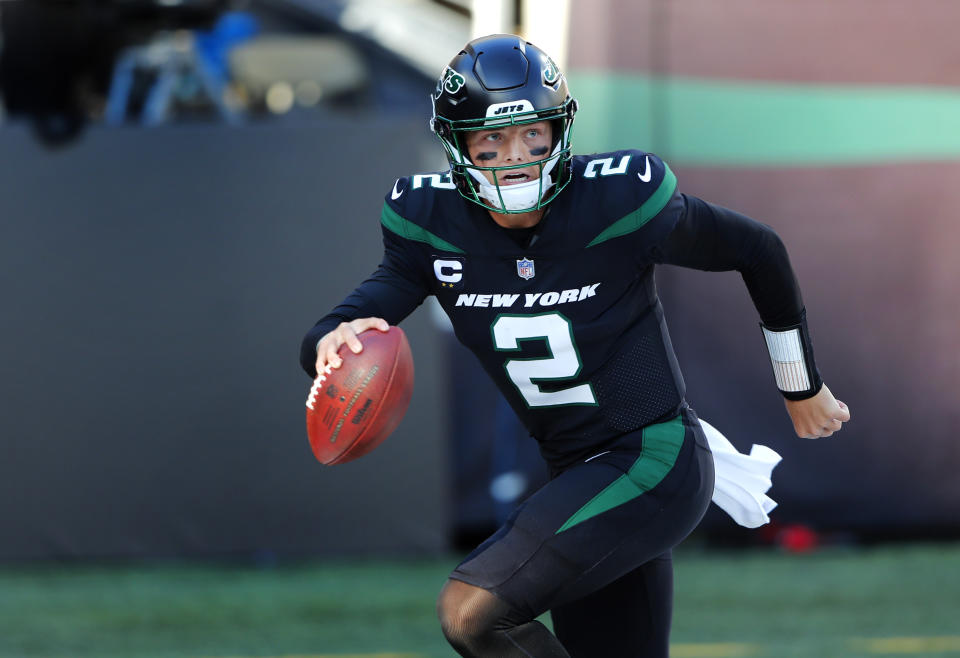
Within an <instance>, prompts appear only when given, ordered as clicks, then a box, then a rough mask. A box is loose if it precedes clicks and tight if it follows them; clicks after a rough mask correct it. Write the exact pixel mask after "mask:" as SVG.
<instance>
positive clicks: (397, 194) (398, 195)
mask: <svg viewBox="0 0 960 658" xmlns="http://www.w3.org/2000/svg"><path fill="white" fill-rule="evenodd" d="M648 166H649V165H648ZM647 180H650V179H649V178H648V179H647ZM399 182H400V179H399V178H398V179H397V183H399ZM397 183H394V184H393V192H391V193H390V198H391V199H393V200H394V201H396V200H397V199H399V198H400V195H401V194H403V190H400V191H399V192H397Z"/></svg>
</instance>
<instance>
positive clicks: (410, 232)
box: [380, 203, 466, 254]
mask: <svg viewBox="0 0 960 658" xmlns="http://www.w3.org/2000/svg"><path fill="white" fill-rule="evenodd" d="M380 223H381V224H383V225H384V226H386V227H387V228H388V229H390V230H391V231H392V232H394V233H396V234H397V235H399V236H400V237H403V238H406V239H407V240H416V241H417V242H426V243H427V244H428V245H430V246H432V247H436V248H437V249H441V250H443V251H452V252H454V253H457V254H463V253H466V252H465V251H464V250H463V249H461V248H459V247H455V246H453V245H452V244H450V243H449V242H447V241H446V240H444V239H443V238H440V237H437V236H436V235H434V234H433V233H431V232H430V231H428V230H427V229H425V228H423V227H421V226H417V225H416V224H414V223H413V222H411V221H410V220H409V219H405V218H403V217H401V216H400V215H398V214H397V213H396V212H394V210H393V208H391V207H390V206H389V205H388V204H386V203H384V204H383V212H382V213H381V214H380Z"/></svg>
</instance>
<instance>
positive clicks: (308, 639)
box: [0, 544, 960, 658]
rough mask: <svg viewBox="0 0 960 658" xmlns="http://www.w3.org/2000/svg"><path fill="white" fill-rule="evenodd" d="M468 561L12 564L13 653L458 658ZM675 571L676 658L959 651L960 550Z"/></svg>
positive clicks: (754, 560) (5, 600) (5, 629)
mask: <svg viewBox="0 0 960 658" xmlns="http://www.w3.org/2000/svg"><path fill="white" fill-rule="evenodd" d="M455 561H456V558H455V557H450V558H449V559H446V560H435V561H413V562H410V561H377V562H343V561H337V562H315V563H309V564H298V565H295V566H294V565H290V566H279V567H273V568H256V567H237V566H223V565H210V564H204V565H194V564H190V565H162V566H112V567H107V566H96V567H93V566H70V567H62V566H61V567H41V566H31V567H29V568H23V567H21V568H10V567H7V568H3V569H0V656H2V657H3V658H20V657H24V658H26V657H31V658H33V657H40V656H42V657H44V658H161V657H162V658H180V657H190V658H228V657H229V658H248V657H249V658H252V657H258V658H262V657H267V656H269V657H283V658H293V657H296V658H319V657H323V658H333V657H335V658H347V657H349V658H428V657H430V658H433V657H439V656H452V655H453V653H452V652H451V651H450V650H449V649H448V648H447V646H446V644H445V643H444V641H443V638H442V636H441V635H440V631H439V628H438V626H437V623H436V621H435V617H434V598H435V596H436V593H437V591H438V590H439V588H440V586H441V585H442V584H443V582H444V580H445V578H446V574H447V572H448V571H449V570H450V568H451V567H452V566H453V565H454V564H455ZM676 565H677V566H676V613H675V617H674V632H673V652H672V654H673V656H674V658H701V657H702V658H722V657H729V658H735V657H739V656H751V657H753V658H774V657H776V658H794V657H795V658H807V657H809V658H857V657H865V656H879V655H884V656H897V655H903V656H907V655H909V656H922V657H924V658H932V657H935V656H945V657H957V656H960V545H956V544H942V545H914V546H891V547H882V548H875V549H830V550H825V551H821V552H818V553H814V554H809V555H785V554H781V553H776V552H758V551H747V552H741V553H737V552H722V553H713V552H701V551H686V552H683V551H681V552H680V553H678V555H677V556H676ZM596 656H597V658H603V652H602V650H598V653H597V654H596Z"/></svg>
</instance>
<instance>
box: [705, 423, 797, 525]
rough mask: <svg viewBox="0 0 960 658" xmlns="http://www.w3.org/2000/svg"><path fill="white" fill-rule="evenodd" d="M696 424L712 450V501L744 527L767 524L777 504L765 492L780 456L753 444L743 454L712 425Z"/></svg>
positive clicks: (765, 447) (764, 447) (768, 488)
mask: <svg viewBox="0 0 960 658" xmlns="http://www.w3.org/2000/svg"><path fill="white" fill-rule="evenodd" d="M700 424H701V425H702V426H703V433H704V434H705V435H706V437H707V442H708V443H709V444H710V450H712V451H713V464H714V468H715V471H716V483H715V484H714V487H713V502H714V503H716V504H717V505H718V506H719V507H720V508H721V509H722V510H723V511H724V512H726V513H727V514H729V515H730V516H731V517H732V518H733V520H734V521H736V522H737V523H739V524H740V525H742V526H744V527H745V528H758V527H760V526H762V525H763V524H765V523H769V522H770V517H769V516H768V514H769V513H770V512H771V511H772V510H773V508H774V507H776V506H777V503H776V501H774V500H771V499H770V498H769V497H767V495H766V494H767V491H769V490H770V487H771V486H772V485H773V482H772V481H771V477H772V473H773V469H774V467H775V466H776V465H777V464H779V463H780V459H781V457H780V455H778V454H777V453H776V452H774V451H773V450H771V449H770V448H768V447H767V446H762V445H756V444H755V445H754V446H753V447H752V448H751V449H750V454H749V455H744V454H742V453H740V452H738V451H737V449H736V448H735V447H733V444H732V443H730V441H728V440H727V437H725V436H724V435H723V434H721V433H720V432H719V430H717V428H715V427H714V426H713V425H711V424H710V423H708V422H707V421H705V420H703V419H702V418H701V419H700Z"/></svg>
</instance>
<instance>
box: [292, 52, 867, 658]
mask: <svg viewBox="0 0 960 658" xmlns="http://www.w3.org/2000/svg"><path fill="white" fill-rule="evenodd" d="M433 106H434V116H433V118H432V120H431V127H432V130H433V132H434V133H436V136H437V137H438V138H439V141H440V143H441V144H442V145H443V148H444V150H445V151H446V154H447V157H448V159H449V162H450V170H449V171H447V172H442V173H434V174H421V175H415V176H411V177H408V178H401V179H399V180H397V181H396V182H395V183H394V185H393V187H392V189H391V190H390V191H389V192H388V193H387V195H386V199H385V204H384V206H383V212H382V215H381V218H380V222H381V225H382V230H383V242H384V257H383V261H382V263H381V264H380V267H379V268H378V269H377V270H376V272H375V273H374V274H373V275H372V276H371V277H370V278H369V279H367V280H366V281H364V282H363V283H362V284H361V285H360V286H359V287H358V288H357V289H356V290H355V291H354V292H353V293H352V294H350V295H349V296H348V297H347V298H346V299H345V301H344V302H343V303H342V304H341V305H339V306H337V307H336V308H335V309H334V310H333V311H332V312H331V313H329V314H328V315H327V316H325V317H324V318H323V319H322V320H320V321H319V322H318V323H317V325H316V326H315V327H314V328H313V329H312V330H310V332H309V333H308V334H307V336H306V338H305V339H304V341H303V347H302V353H301V362H302V365H303V367H304V368H305V369H306V371H307V372H308V373H309V374H310V375H311V376H316V373H317V372H318V371H321V372H322V371H323V369H324V368H326V367H327V366H331V367H334V368H336V367H339V365H340V364H341V359H340V358H339V357H338V356H337V350H338V349H339V348H340V347H341V346H342V345H344V344H346V345H347V346H348V347H349V348H350V349H351V350H353V351H354V352H358V351H360V349H361V345H360V342H359V340H358V339H357V334H359V333H360V332H362V331H364V330H366V329H369V328H376V329H380V330H386V329H387V327H388V324H396V323H398V322H400V321H401V320H403V318H405V317H406V316H407V315H408V314H409V313H410V312H411V311H413V310H414V308H416V307H417V305H419V304H420V303H421V302H422V301H423V299H424V298H425V297H426V296H427V295H434V296H436V298H437V300H438V301H439V302H440V304H441V306H442V307H443V308H444V310H445V311H446V313H447V315H448V316H449V317H450V320H451V321H452V323H453V327H454V331H455V332H456V335H457V337H458V339H459V340H460V341H461V342H462V343H464V344H465V345H466V346H467V347H469V348H470V349H471V350H472V351H473V352H474V354H476V355H477V357H478V358H479V359H480V361H481V363H482V364H483V367H484V369H485V370H486V371H487V373H488V374H489V375H490V377H492V378H493V380H494V381H495V382H496V384H497V386H498V387H499V389H500V390H501V391H502V392H503V394H504V395H505V396H506V398H507V400H508V401H509V402H510V404H511V405H512V407H513V409H514V410H515V411H516V413H517V414H518V415H519V416H520V418H521V419H522V421H523V423H524V425H525V426H526V428H527V429H528V430H529V431H530V434H531V435H532V436H533V437H534V438H535V439H536V440H537V441H538V443H539V447H540V452H541V454H542V455H543V458H544V459H545V460H546V462H547V464H548V465H549V468H550V473H551V480H550V482H549V483H548V484H546V485H545V486H544V487H543V488H542V489H540V490H539V491H538V492H536V493H535V494H533V495H532V496H531V497H530V498H529V499H528V500H527V501H526V502H524V503H523V504H522V505H521V506H520V507H519V508H518V509H517V510H516V511H515V512H514V513H513V515H512V516H511V517H510V518H509V520H508V521H507V522H506V523H505V524H504V526H503V527H502V528H500V529H499V530H498V531H497V532H496V533H495V534H494V535H493V536H491V537H490V538H489V539H487V540H486V541H485V542H483V544H481V545H480V546H479V547H477V548H476V550H474V551H473V552H472V553H471V554H470V555H468V556H467V557H466V559H464V561H463V562H462V563H461V564H460V565H459V566H457V567H456V569H454V571H453V573H452V574H451V575H450V579H449V580H448V581H447V583H446V585H445V586H444V588H443V590H442V591H441V593H440V597H439V601H438V612H439V616H440V621H441V627H442V630H443V633H444V634H445V636H446V638H447V639H448V641H449V642H450V644H451V645H452V646H453V647H454V648H455V649H456V651H457V652H458V653H459V654H460V655H462V656H491V657H497V658H504V657H509V656H535V657H538V658H540V657H545V656H577V657H584V658H596V657H597V656H603V657H604V658H615V657H619V656H624V657H626V656H631V657H635V656H646V657H666V656H667V654H668V640H669V629H670V616H671V609H672V564H671V549H672V548H673V547H674V546H676V545H677V544H678V543H679V542H680V541H682V540H683V539H684V537H686V536H687V535H688V534H689V533H690V531H691V530H693V528H694V527H695V526H696V525H697V523H698V522H699V521H700V519H701V517H702V516H703V514H704V512H705V510H706V508H707V506H708V504H709V502H710V499H711V494H712V492H713V489H714V462H713V459H712V457H711V453H710V449H709V447H708V444H707V441H706V439H705V437H704V432H703V428H702V427H701V425H700V423H699V421H698V419H697V416H696V415H695V414H694V412H693V410H692V409H691V408H690V407H689V406H688V404H687V402H686V401H685V399H684V384H683V379H682V377H681V374H680V369H679V367H678V365H677V359H676V357H675V355H674V352H673V348H672V346H671V343H670V337H669V334H668V333H667V326H666V323H665V321H664V314H663V309H662V307H661V304H660V301H659V300H658V298H657V292H656V288H655V286H654V276H653V275H654V268H655V266H656V265H657V264H659V263H668V264H672V265H681V266H685V267H692V268H697V269H701V270H711V271H719V270H737V271H739V272H740V273H741V274H742V276H743V279H744V282H745V283H746V286H747V290H748V291H749V293H750V295H751V298H752V299H753V302H754V304H755V306H756V308H757V311H758V312H759V315H760V318H761V320H762V331H763V335H764V336H765V338H766V346H767V349H768V350H769V353H770V357H771V360H772V362H773V366H774V373H775V377H776V382H777V386H778V387H779V389H780V390H781V391H782V392H783V395H784V397H785V399H786V406H787V411H788V413H789V414H790V417H791V419H792V420H793V424H794V428H795V430H796V432H797V434H798V435H800V436H801V437H807V438H817V437H825V436H830V435H831V434H833V433H834V432H836V431H837V430H839V429H840V427H841V425H842V423H843V422H845V421H847V420H849V418H850V413H849V410H848V409H847V408H846V406H845V405H844V404H843V403H842V402H838V401H837V400H836V399H835V398H834V396H833V395H832V394H831V393H830V390H829V389H828V388H827V387H826V386H825V385H824V384H823V382H822V381H821V378H820V375H819V373H818V370H817V367H816V364H815V363H814V355H813V349H812V345H811V341H810V336H809V332H808V329H807V323H806V319H805V312H804V306H803V301H802V299H801V296H800V290H799V287H798V285H797V282H796V280H795V278H794V274H793V271H792V269H791V266H790V261H789V259H788V257H787V252H786V250H785V249H784V246H783V243H782V242H781V240H780V239H779V238H778V237H777V235H776V234H775V233H774V231H773V230H772V229H770V228H769V227H767V226H765V225H763V224H760V223H758V222H756V221H754V220H752V219H749V218H747V217H745V216H743V215H741V214H739V213H737V212H734V211H731V210H728V209H725V208H721V207H719V206H715V205H712V204H710V203H707V202H706V201H703V200H701V199H698V198H697V197H694V196H690V195H687V194H683V193H681V192H680V191H679V189H678V187H677V179H676V177H675V175H674V174H673V172H672V171H671V170H670V168H669V167H668V166H667V164H666V163H665V162H663V161H662V160H661V159H660V158H658V157H657V156H656V155H654V154H652V153H645V152H643V151H638V150H622V151H616V152H613V153H604V154H595V155H587V156H574V155H572V153H571V150H570V149H571V146H570V134H571V127H572V125H573V120H574V115H575V114H576V111H577V102H576V100H574V99H573V98H572V97H571V96H570V94H569V92H568V90H567V83H566V80H565V78H564V76H563V75H562V74H561V72H560V71H559V70H558V69H557V66H556V64H554V62H553V61H552V60H551V59H550V58H549V57H548V56H547V55H546V54H545V53H544V52H543V51H541V50H540V49H538V48H537V47H536V46H534V45H532V44H530V43H526V42H525V41H523V40H522V39H520V38H518V37H515V36H510V35H494V36H489V37H484V38H481V39H476V40H474V41H472V42H470V43H469V44H467V45H466V46H465V47H464V49H463V50H462V51H461V52H460V53H459V54H458V55H457V56H456V57H454V58H453V60H452V61H451V62H450V64H449V66H448V67H447V68H446V69H445V70H444V72H443V74H442V76H441V78H440V80H439V81H438V83H437V87H436V90H435V91H434V93H433ZM548 610H549V611H550V612H551V614H552V618H553V625H554V631H555V633H556V635H554V634H553V633H551V632H550V631H549V630H548V629H547V628H546V627H545V626H544V625H542V624H540V623H539V622H537V621H535V620H536V618H537V617H538V616H539V615H540V614H542V613H544V612H546V611H548Z"/></svg>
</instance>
